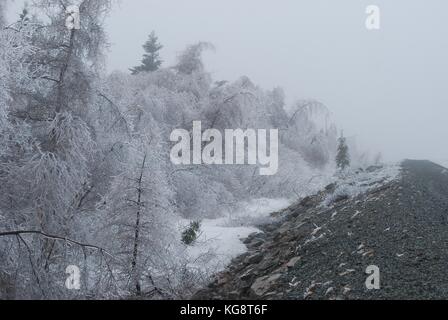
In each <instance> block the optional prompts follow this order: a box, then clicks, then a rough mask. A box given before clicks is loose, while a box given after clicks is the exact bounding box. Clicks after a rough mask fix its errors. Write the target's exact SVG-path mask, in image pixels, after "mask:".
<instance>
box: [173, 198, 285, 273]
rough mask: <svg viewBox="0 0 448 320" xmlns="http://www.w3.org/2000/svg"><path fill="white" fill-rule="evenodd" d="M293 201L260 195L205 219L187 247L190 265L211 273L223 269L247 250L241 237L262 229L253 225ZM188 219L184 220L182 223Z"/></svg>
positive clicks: (184, 223) (267, 218) (265, 219)
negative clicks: (222, 214) (214, 217)
mask: <svg viewBox="0 0 448 320" xmlns="http://www.w3.org/2000/svg"><path fill="white" fill-rule="evenodd" d="M290 204H291V202H290V201H289V200H286V199H257V200H252V201H250V202H248V203H243V204H241V205H240V206H239V207H240V209H239V210H237V211H235V212H228V213H226V214H225V216H224V217H223V218H218V219H206V220H203V221H202V222H201V234H200V237H199V238H198V240H197V241H196V243H195V244H194V245H193V246H189V247H187V254H188V256H189V258H190V261H191V263H190V264H189V267H190V268H194V269H199V270H201V271H202V272H205V273H206V274H209V275H211V274H213V273H216V272H220V271H222V270H224V269H225V268H226V266H227V265H229V264H230V262H231V260H232V259H233V258H235V257H238V256H239V255H241V254H244V253H245V252H247V247H246V246H245V245H244V244H243V242H242V240H243V239H245V238H247V237H248V236H249V235H250V234H252V233H257V232H261V231H260V230H259V229H257V228H255V227H253V226H254V225H257V224H258V223H262V222H267V221H269V219H270V214H271V213H273V212H276V211H280V210H282V209H285V208H287V207H288V206H289V205H290ZM189 223H190V221H188V220H184V221H183V222H182V225H183V226H186V225H188V224H189Z"/></svg>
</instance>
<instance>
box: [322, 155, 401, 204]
mask: <svg viewBox="0 0 448 320" xmlns="http://www.w3.org/2000/svg"><path fill="white" fill-rule="evenodd" d="M400 172H401V165H400V164H389V165H385V166H384V167H382V168H379V169H376V170H374V171H370V172H369V171H362V172H357V173H353V172H350V173H347V174H344V175H343V176H342V177H340V179H337V180H336V181H335V182H336V183H337V187H336V190H335V191H334V192H333V193H332V194H330V195H328V196H327V198H326V199H325V201H324V203H323V204H324V205H326V206H330V205H332V204H333V203H334V201H335V200H336V199H338V198H340V197H342V196H348V197H350V198H352V197H356V196H357V195H360V194H363V193H366V192H368V191H369V190H372V189H375V188H378V187H381V186H382V185H384V184H387V183H389V182H391V181H393V180H396V179H397V178H398V177H399V176H400Z"/></svg>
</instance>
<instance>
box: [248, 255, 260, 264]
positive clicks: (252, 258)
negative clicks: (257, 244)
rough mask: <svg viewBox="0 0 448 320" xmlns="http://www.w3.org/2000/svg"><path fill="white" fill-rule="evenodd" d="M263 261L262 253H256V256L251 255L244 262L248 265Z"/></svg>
mask: <svg viewBox="0 0 448 320" xmlns="http://www.w3.org/2000/svg"><path fill="white" fill-rule="evenodd" d="M262 260H263V254H262V253H256V254H254V255H251V256H250V257H248V258H247V259H246V260H245V261H244V262H245V263H247V264H258V263H260V262H261V261H262Z"/></svg>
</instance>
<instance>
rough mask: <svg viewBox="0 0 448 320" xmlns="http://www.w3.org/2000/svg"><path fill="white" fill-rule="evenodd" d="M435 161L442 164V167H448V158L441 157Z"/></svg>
mask: <svg viewBox="0 0 448 320" xmlns="http://www.w3.org/2000/svg"><path fill="white" fill-rule="evenodd" d="M432 161H433V162H434V163H437V164H439V165H441V166H442V167H445V168H448V159H439V160H432Z"/></svg>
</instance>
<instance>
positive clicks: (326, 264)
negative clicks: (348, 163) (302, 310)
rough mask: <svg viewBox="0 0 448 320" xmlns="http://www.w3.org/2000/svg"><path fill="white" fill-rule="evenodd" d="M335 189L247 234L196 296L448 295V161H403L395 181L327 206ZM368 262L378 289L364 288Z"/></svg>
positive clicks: (306, 200)
mask: <svg viewBox="0 0 448 320" xmlns="http://www.w3.org/2000/svg"><path fill="white" fill-rule="evenodd" d="M334 189H335V186H329V187H327V189H326V190H325V191H323V192H322V193H320V194H318V195H316V196H313V197H309V198H306V199H304V200H303V201H302V202H301V203H300V204H298V205H296V206H292V207H290V208H289V209H287V210H286V211H285V212H282V213H280V214H279V215H280V216H281V217H282V218H281V222H278V223H275V224H272V225H269V226H264V227H263V228H264V230H263V231H264V233H262V234H254V235H252V236H250V237H249V238H248V239H247V240H246V241H245V242H246V244H247V246H248V248H249V252H248V253H247V254H245V255H243V256H241V257H239V258H237V259H235V260H234V261H233V263H232V264H231V265H230V266H229V268H228V269H227V271H225V272H223V273H221V274H219V275H217V276H216V279H215V281H214V282H213V283H211V284H210V285H209V287H207V288H205V289H203V290H201V291H200V292H198V293H197V294H196V295H195V296H194V297H193V298H194V299H436V298H437V299H446V298H448V225H447V224H448V170H447V169H445V168H443V167H441V166H438V165H436V164H433V163H431V162H428V161H405V162H404V163H403V164H402V174H401V175H400V177H399V179H397V180H396V181H392V182H389V183H387V184H385V185H382V186H381V187H377V188H375V189H373V190H370V191H369V192H367V193H365V194H362V195H359V196H356V197H355V198H347V197H345V198H344V197H340V198H338V199H335V202H334V203H333V206H332V207H325V206H322V205H321V203H322V201H323V199H324V198H325V197H326V196H328V194H329V193H331V192H334ZM370 265H375V266H378V267H379V269H380V277H381V288H380V289H379V290H368V289H367V288H366V285H365V282H366V279H367V277H368V275H367V274H366V268H367V267H368V266H370Z"/></svg>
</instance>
